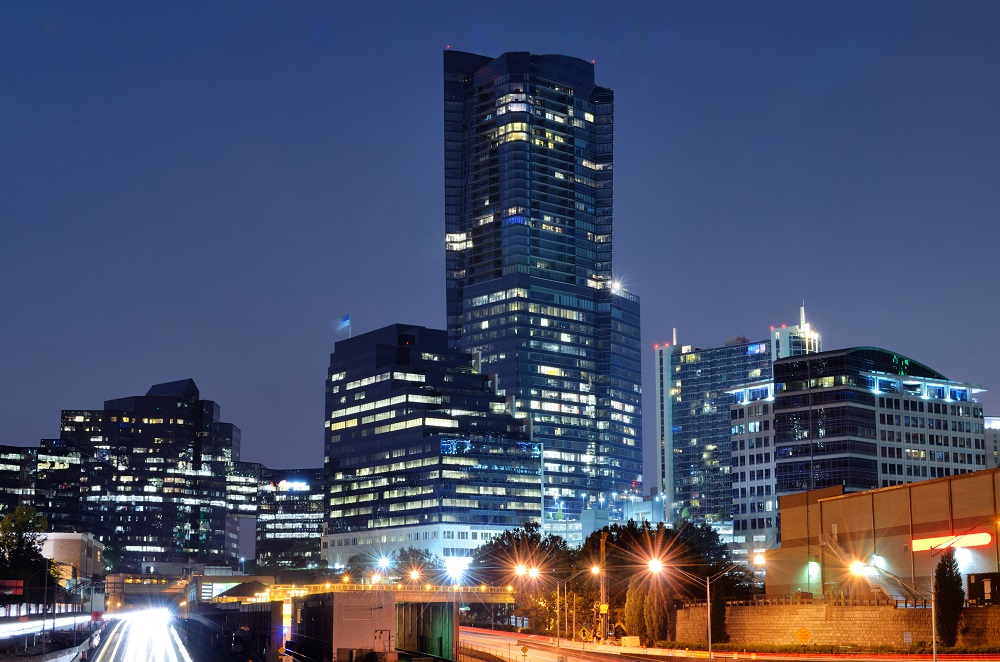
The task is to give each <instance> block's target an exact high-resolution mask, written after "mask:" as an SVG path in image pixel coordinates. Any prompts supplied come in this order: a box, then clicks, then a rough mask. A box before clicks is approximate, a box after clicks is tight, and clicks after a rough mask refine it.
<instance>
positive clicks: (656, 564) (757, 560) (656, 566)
mask: <svg viewBox="0 0 1000 662" xmlns="http://www.w3.org/2000/svg"><path fill="white" fill-rule="evenodd" d="M753 562H754V564H755V565H758V566H762V565H764V556H763V554H758V555H757V556H755V557H754V559H753ZM741 565H743V562H742V561H738V562H736V563H733V564H732V565H730V566H729V567H728V568H726V569H725V570H721V571H719V572H717V573H715V574H714V575H705V577H704V579H705V614H706V620H707V621H708V659H709V662H711V660H712V582H714V581H715V580H716V579H718V578H719V577H722V576H723V575H725V574H726V573H727V572H729V571H730V570H732V569H733V568H736V567H739V566H741ZM649 569H650V571H652V572H660V571H661V570H663V569H664V565H663V562H662V561H660V560H659V559H651V560H650V561H649ZM670 569H671V570H673V571H674V572H677V573H679V574H681V575H683V576H685V577H687V578H688V579H690V580H693V581H696V582H700V581H701V580H702V578H701V577H699V576H698V575H695V574H692V573H690V572H687V571H686V570H681V569H680V568H678V567H676V566H670Z"/></svg>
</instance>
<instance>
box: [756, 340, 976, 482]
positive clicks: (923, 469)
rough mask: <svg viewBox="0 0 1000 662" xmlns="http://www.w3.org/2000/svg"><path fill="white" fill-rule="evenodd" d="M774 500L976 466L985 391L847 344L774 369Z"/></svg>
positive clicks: (892, 355)
mask: <svg viewBox="0 0 1000 662" xmlns="http://www.w3.org/2000/svg"><path fill="white" fill-rule="evenodd" d="M774 373H775V374H774V381H775V384H776V386H775V400H774V407H773V411H774V432H775V434H774V451H775V489H776V493H777V494H791V493H794V492H801V491H805V490H815V489H820V488H823V487H831V486H834V485H841V486H843V487H844V490H845V491H846V492H856V491H862V490H869V489H873V488H876V487H888V486H892V485H901V484H904V483H911V482H915V481H919V480H925V479H928V478H942V477H946V476H954V475H960V474H964V473H968V472H970V471H979V470H981V469H985V468H986V467H987V466H988V465H987V461H986V457H987V456H986V441H985V425H984V420H983V408H982V406H981V405H980V404H979V403H978V402H977V401H976V399H975V396H976V394H978V393H980V392H982V391H984V390H985V389H983V388H981V387H979V386H976V385H973V384H966V383H962V382H955V381H952V380H949V379H948V378H947V377H945V376H944V375H942V374H941V373H939V372H937V371H936V370H933V369H931V368H929V367H927V366H925V365H923V364H921V363H919V362H917V361H915V360H914V359H911V358H909V357H906V356H903V355H902V354H899V353H897V352H891V351H889V350H885V349H881V348H878V347H853V348H849V349H843V350H836V351H833V352H821V353H819V354H811V355H809V356H804V357H796V358H791V359H787V360H781V361H778V362H776V363H775V367H774Z"/></svg>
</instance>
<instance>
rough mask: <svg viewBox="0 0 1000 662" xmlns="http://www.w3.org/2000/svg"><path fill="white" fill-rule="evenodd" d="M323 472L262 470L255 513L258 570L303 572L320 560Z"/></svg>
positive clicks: (314, 470) (312, 470)
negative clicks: (281, 568) (274, 568)
mask: <svg viewBox="0 0 1000 662" xmlns="http://www.w3.org/2000/svg"><path fill="white" fill-rule="evenodd" d="M324 497H325V494H324V484H323V469H321V468H317V469H264V470H263V471H262V474H261V482H260V496H259V498H258V504H259V505H258V509H257V566H258V567H260V566H276V565H277V566H288V567H298V568H303V567H307V566H309V565H314V564H316V563H317V562H318V561H319V560H320V538H321V536H322V535H323V502H324Z"/></svg>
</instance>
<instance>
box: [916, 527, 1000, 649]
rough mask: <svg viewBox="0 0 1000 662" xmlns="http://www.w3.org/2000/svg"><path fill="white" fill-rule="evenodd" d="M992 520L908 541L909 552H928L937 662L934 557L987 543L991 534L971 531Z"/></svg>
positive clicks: (932, 627) (933, 634)
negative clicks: (956, 531) (958, 531)
mask: <svg viewBox="0 0 1000 662" xmlns="http://www.w3.org/2000/svg"><path fill="white" fill-rule="evenodd" d="M988 522H992V523H993V524H994V526H996V524H997V523H1000V522H997V521H996V520H994V519H993V518H992V517H991V518H989V519H986V520H983V521H982V522H977V523H976V524H974V525H972V526H970V527H969V528H968V529H966V530H965V531H963V532H962V533H959V534H955V535H952V536H947V537H940V538H923V539H917V540H912V541H910V551H911V552H922V551H924V550H927V551H928V552H930V554H929V555H928V557H927V562H928V564H929V566H930V584H931V659H932V660H933V661H934V662H937V659H938V656H937V599H936V596H935V595H934V557H936V556H938V555H939V554H941V553H942V552H944V551H946V550H947V549H949V548H951V547H978V546H979V545H987V544H989V543H990V542H991V541H992V540H993V536H992V535H991V534H989V533H972V531H973V529H976V528H978V527H980V526H982V525H983V524H986V523H988Z"/></svg>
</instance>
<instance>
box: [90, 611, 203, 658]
mask: <svg viewBox="0 0 1000 662" xmlns="http://www.w3.org/2000/svg"><path fill="white" fill-rule="evenodd" d="M119 618H120V619H121V620H119V621H118V622H117V623H115V624H114V625H112V626H111V627H110V628H108V629H107V630H105V632H104V641H103V642H102V644H101V647H100V649H99V651H98V652H97V653H96V654H94V655H93V656H92V657H91V658H90V660H88V662H95V661H96V662H192V660H191V656H190V655H189V654H188V652H187V649H185V648H184V645H183V644H182V643H181V640H180V638H179V637H178V635H177V631H176V629H175V628H174V626H173V625H172V623H171V619H172V616H171V614H170V612H169V611H167V610H164V609H157V610H150V611H144V612H135V613H131V614H121V615H119Z"/></svg>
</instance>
